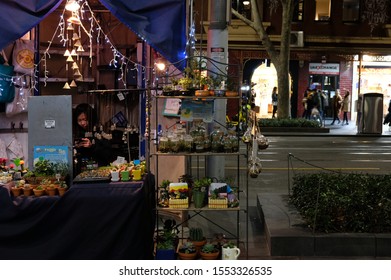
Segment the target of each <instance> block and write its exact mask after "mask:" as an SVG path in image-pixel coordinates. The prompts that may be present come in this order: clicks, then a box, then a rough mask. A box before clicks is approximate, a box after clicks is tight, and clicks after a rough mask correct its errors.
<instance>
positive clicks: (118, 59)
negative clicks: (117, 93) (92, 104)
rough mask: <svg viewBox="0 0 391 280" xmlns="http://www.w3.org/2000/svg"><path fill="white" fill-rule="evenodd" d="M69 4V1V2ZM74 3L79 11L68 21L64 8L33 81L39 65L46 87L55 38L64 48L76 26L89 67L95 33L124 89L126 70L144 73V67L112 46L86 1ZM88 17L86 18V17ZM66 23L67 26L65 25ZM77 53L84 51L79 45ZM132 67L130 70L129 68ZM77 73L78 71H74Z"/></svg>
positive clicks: (37, 74) (37, 75)
mask: <svg viewBox="0 0 391 280" xmlns="http://www.w3.org/2000/svg"><path fill="white" fill-rule="evenodd" d="M69 2H71V1H69ZM73 2H76V3H77V4H78V5H79V7H80V8H79V9H78V10H77V11H72V12H71V17H70V18H69V19H68V20H65V13H66V11H67V10H66V8H65V7H64V9H63V11H62V13H61V15H60V20H59V24H58V25H57V28H56V30H55V32H54V33H53V36H52V38H51V40H50V41H49V42H48V46H47V48H46V49H45V51H44V52H43V54H42V57H41V59H40V60H39V62H38V63H37V64H36V65H35V75H34V77H35V79H34V80H38V79H39V71H38V66H39V65H41V66H42V67H43V82H44V86H46V85H47V80H48V78H49V70H48V65H47V60H48V59H50V58H51V57H50V49H51V47H52V45H53V42H54V40H55V38H59V40H60V43H62V45H63V46H64V47H66V46H67V45H68V43H69V41H70V40H71V39H69V37H68V36H67V33H68V31H70V30H73V25H77V26H78V27H79V28H78V29H79V41H80V40H81V34H82V33H83V34H85V35H87V37H88V39H89V42H88V48H89V60H90V64H89V65H90V67H92V62H93V58H94V55H93V38H94V33H95V31H96V43H97V44H99V43H100V41H101V40H102V41H103V42H104V43H105V44H107V45H109V47H110V49H111V51H112V54H113V58H112V59H111V60H110V62H109V66H110V67H114V68H116V69H118V70H119V71H120V75H119V78H118V80H119V81H122V82H123V85H124V87H125V88H126V80H125V78H126V75H125V73H126V70H128V68H129V70H136V71H140V70H141V71H142V72H146V70H147V69H146V67H145V66H143V65H141V64H139V63H137V62H135V61H132V60H131V59H129V58H127V57H126V56H125V55H123V54H122V53H121V52H120V51H119V50H118V49H117V48H116V47H115V46H114V44H113V43H112V42H111V41H110V39H109V36H108V35H107V34H106V33H105V32H104V31H103V29H102V27H101V26H100V24H99V21H98V20H97V19H96V17H95V14H94V12H93V11H92V9H91V7H90V5H89V4H88V1H87V0H83V1H73ZM87 15H88V17H87ZM83 21H88V23H89V26H87V27H86V26H85V25H84V23H83ZM67 22H68V24H67ZM77 43H78V44H79V43H80V42H75V43H74V46H76V45H77ZM77 47H78V49H77V51H78V52H81V51H84V49H83V47H82V45H81V43H80V45H78V46H77ZM76 66H77V65H76ZM74 67H75V64H73V65H72V68H73V69H74ZM130 67H132V68H130ZM76 70H77V71H79V70H78V69H76ZM34 88H35V89H36V83H34Z"/></svg>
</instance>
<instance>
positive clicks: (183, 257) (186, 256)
mask: <svg viewBox="0 0 391 280" xmlns="http://www.w3.org/2000/svg"><path fill="white" fill-rule="evenodd" d="M178 256H179V258H180V259H181V260H194V259H195V258H196V257H197V252H194V253H181V252H178Z"/></svg>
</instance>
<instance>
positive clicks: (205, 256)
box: [200, 251, 220, 260]
mask: <svg viewBox="0 0 391 280" xmlns="http://www.w3.org/2000/svg"><path fill="white" fill-rule="evenodd" d="M219 255H220V251H217V252H213V253H204V252H202V251H200V256H201V258H202V259H203V260H216V259H217V258H218V257H219Z"/></svg>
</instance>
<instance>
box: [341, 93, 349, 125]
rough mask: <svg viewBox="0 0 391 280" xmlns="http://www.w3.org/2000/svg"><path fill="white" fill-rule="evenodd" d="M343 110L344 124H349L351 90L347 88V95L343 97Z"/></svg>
mask: <svg viewBox="0 0 391 280" xmlns="http://www.w3.org/2000/svg"><path fill="white" fill-rule="evenodd" d="M342 112H343V119H342V125H343V124H344V123H345V124H347V125H348V124H349V121H348V113H349V112H350V92H349V91H348V90H347V91H346V92H345V95H344V97H343V99H342Z"/></svg>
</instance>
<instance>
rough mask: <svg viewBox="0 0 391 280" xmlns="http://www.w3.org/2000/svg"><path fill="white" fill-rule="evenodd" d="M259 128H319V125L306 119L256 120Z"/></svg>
mask: <svg viewBox="0 0 391 280" xmlns="http://www.w3.org/2000/svg"><path fill="white" fill-rule="evenodd" d="M258 125H259V126H260V127H315V128H318V127H321V125H320V123H319V122H317V121H315V120H307V119H302V118H298V119H279V118H275V119H258Z"/></svg>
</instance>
